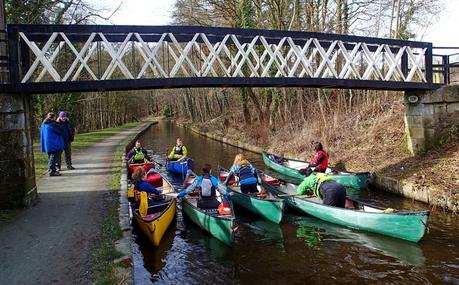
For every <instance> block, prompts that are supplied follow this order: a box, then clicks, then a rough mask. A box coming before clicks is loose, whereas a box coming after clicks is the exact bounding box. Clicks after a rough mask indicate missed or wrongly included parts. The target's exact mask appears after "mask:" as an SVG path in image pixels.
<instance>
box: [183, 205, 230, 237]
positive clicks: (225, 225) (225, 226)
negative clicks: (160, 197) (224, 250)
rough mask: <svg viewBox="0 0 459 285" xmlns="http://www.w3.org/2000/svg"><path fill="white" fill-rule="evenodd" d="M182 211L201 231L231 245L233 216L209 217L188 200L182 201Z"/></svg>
mask: <svg viewBox="0 0 459 285" xmlns="http://www.w3.org/2000/svg"><path fill="white" fill-rule="evenodd" d="M182 210H183V212H184V213H185V215H186V216H187V217H188V218H189V219H190V220H192V221H193V222H194V223H195V224H196V225H198V226H199V227H200V228H202V229H203V230H205V231H207V232H208V233H210V234H211V235H212V236H214V237H215V238H217V239H219V240H220V241H222V242H224V243H226V244H228V245H231V244H232V243H233V241H234V230H233V228H234V216H233V215H231V216H228V217H227V218H221V217H216V216H211V215H208V214H206V213H204V212H203V211H201V210H200V209H198V208H196V207H195V206H193V205H192V204H191V203H190V202H189V201H188V198H184V199H183V200H182Z"/></svg>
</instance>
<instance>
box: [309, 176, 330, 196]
mask: <svg viewBox="0 0 459 285" xmlns="http://www.w3.org/2000/svg"><path fill="white" fill-rule="evenodd" d="M311 175H316V182H314V185H313V186H312V192H313V193H314V196H316V197H318V198H322V197H321V196H320V186H321V185H322V183H324V182H326V181H335V179H333V178H331V177H330V176H327V175H325V174H324V173H317V174H311Z"/></svg>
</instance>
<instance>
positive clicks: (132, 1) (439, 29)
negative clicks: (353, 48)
mask: <svg viewBox="0 0 459 285" xmlns="http://www.w3.org/2000/svg"><path fill="white" fill-rule="evenodd" d="M93 1H94V2H96V3H97V4H98V5H100V6H103V7H106V8H111V9H114V8H116V7H118V6H119V4H120V3H122V5H121V8H120V10H119V11H118V12H117V13H116V14H115V15H114V16H113V18H112V19H111V22H112V23H113V24H116V25H168V24H170V23H171V21H172V20H171V14H172V10H173V5H174V3H175V0H93ZM445 3H446V4H445V7H446V9H445V11H443V12H442V14H441V15H440V17H439V19H438V20H437V22H436V23H435V24H434V25H432V27H431V28H429V29H428V30H427V31H425V33H424V36H422V38H420V39H418V40H422V41H427V42H432V43H433V45H434V47H435V46H437V47H438V46H453V47H459V0H445ZM139 7H140V8H139Z"/></svg>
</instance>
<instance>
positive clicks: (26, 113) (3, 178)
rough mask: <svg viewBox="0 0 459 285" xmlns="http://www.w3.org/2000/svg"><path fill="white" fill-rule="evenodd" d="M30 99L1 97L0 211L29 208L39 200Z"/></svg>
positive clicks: (11, 96) (18, 96)
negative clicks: (34, 201)
mask: <svg viewBox="0 0 459 285" xmlns="http://www.w3.org/2000/svg"><path fill="white" fill-rule="evenodd" d="M30 98H31V96H26V95H21V94H3V93H0V173H1V175H0V209H7V208H18V207H24V206H28V205H29V204H30V203H31V202H32V201H33V200H34V199H35V198H36V197H37V186H36V183H35V170H34V159H33V148H32V144H33V142H32V136H31V124H30V123H31V114H32V113H31V104H30Z"/></svg>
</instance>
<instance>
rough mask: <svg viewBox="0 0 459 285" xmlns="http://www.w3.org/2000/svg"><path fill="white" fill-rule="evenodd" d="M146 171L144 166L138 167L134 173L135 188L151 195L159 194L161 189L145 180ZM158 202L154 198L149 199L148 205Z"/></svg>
mask: <svg viewBox="0 0 459 285" xmlns="http://www.w3.org/2000/svg"><path fill="white" fill-rule="evenodd" d="M145 177H146V173H145V170H144V169H143V168H137V169H136V170H135V171H134V173H133V174H132V179H133V183H134V188H135V189H136V190H137V191H140V192H146V193H148V194H149V196H153V197H154V196H155V195H156V196H158V195H160V194H161V191H160V190H158V189H156V188H155V187H154V186H153V185H151V184H150V183H148V182H147V181H145ZM155 204H157V203H156V202H155V201H154V200H151V199H148V206H153V205H155Z"/></svg>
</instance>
